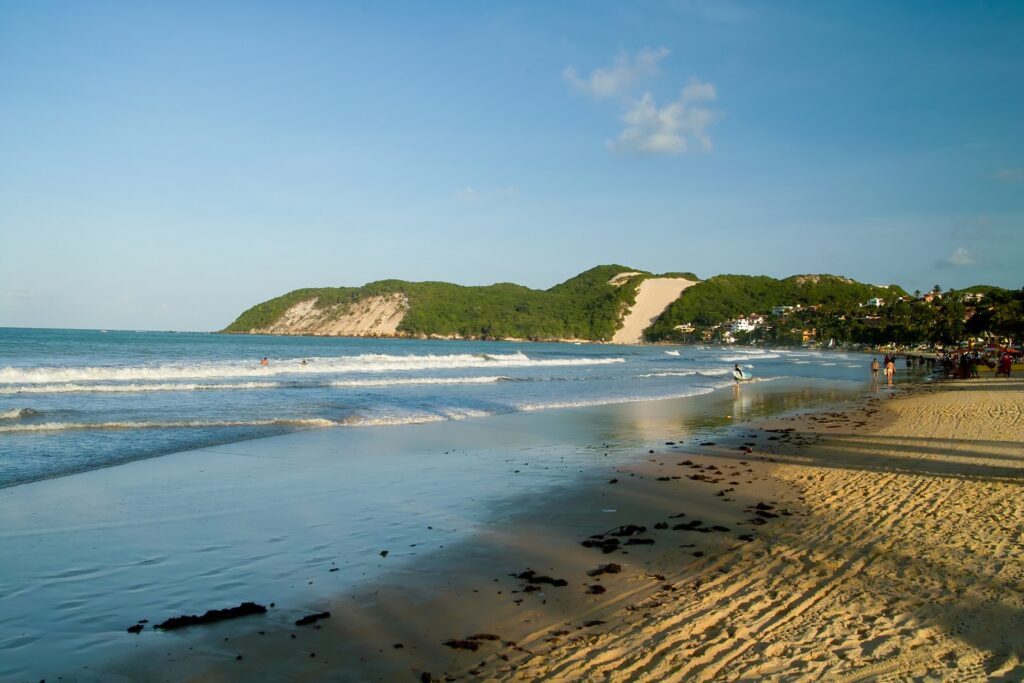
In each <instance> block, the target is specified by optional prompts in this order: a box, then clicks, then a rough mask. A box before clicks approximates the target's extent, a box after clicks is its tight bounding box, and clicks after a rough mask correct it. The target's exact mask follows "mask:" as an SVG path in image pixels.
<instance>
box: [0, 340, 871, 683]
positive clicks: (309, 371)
mask: <svg viewBox="0 0 1024 683" xmlns="http://www.w3.org/2000/svg"><path fill="white" fill-rule="evenodd" d="M669 352H671V353H669ZM264 357H266V358H267V365H265V366H264V365H261V364H260V363H259V361H260V359H262V358H264ZM868 362H869V359H868V358H865V357H864V356H862V355H857V354H845V353H836V352H820V351H811V350H767V349H749V348H746V349H743V348H730V347H682V346H680V347H670V346H612V345H598V344H581V345H575V344H537V343H513V342H458V341H417V340H378V339H339V338H309V337H271V336H225V335H215V334H193V333H167V332H118V331H109V332H103V331H100V330H93V331H80V330H25V329H0V549H2V552H0V679H4V680H38V679H40V678H47V679H48V680H50V679H54V680H55V679H56V678H57V677H58V676H60V675H65V676H66V675H68V674H72V675H73V677H74V678H75V679H76V680H106V679H107V678H106V676H105V673H104V670H103V669H102V668H99V667H100V665H101V663H102V662H104V661H110V660H113V659H117V658H119V657H123V656H126V655H127V654H128V653H129V652H132V651H134V648H137V647H139V648H141V647H146V648H157V650H156V651H160V650H159V648H160V647H161V646H162V643H164V642H165V640H164V636H165V635H166V634H163V633H161V632H156V631H153V630H152V629H147V630H146V631H145V632H144V633H143V634H140V635H138V636H136V635H132V634H128V633H126V631H125V629H126V628H127V626H129V625H131V624H134V623H135V622H136V620H138V619H141V618H146V619H150V620H151V621H152V622H155V621H157V620H162V619H164V618H167V617H169V616H174V615H177V614H181V613H190V614H191V613H202V612H203V611H205V610H206V609H209V608H215V607H216V608H221V607H227V606H231V605H237V604H238V603H239V602H242V601H246V600H256V601H257V602H262V603H270V602H276V604H277V606H278V607H277V609H276V611H275V614H274V615H269V616H268V617H267V619H268V620H269V622H270V623H277V622H280V623H291V621H294V619H295V618H297V617H298V616H301V615H302V614H303V613H304V612H306V611H310V610H314V611H318V610H322V609H328V608H330V607H331V606H332V605H333V604H334V602H332V601H336V600H338V599H339V598H338V596H339V595H341V594H343V593H346V592H354V593H353V594H358V591H359V590H360V587H361V586H363V585H365V584H366V582H367V581H372V580H377V579H383V577H385V576H394V575H395V573H396V572H397V573H398V575H399V576H401V572H406V573H408V572H419V573H422V572H424V571H427V569H426V568H427V567H429V566H432V565H431V564H430V558H431V557H432V556H433V555H435V554H437V553H446V552H458V551H457V550H454V549H455V548H457V546H458V544H459V543H461V542H466V541H467V539H470V538H471V537H472V536H473V534H474V533H476V532H477V531H478V530H479V529H481V528H483V527H485V526H486V525H487V524H489V523H492V522H493V521H495V515H496V514H497V515H499V516H500V512H497V510H499V509H503V508H504V509H521V508H523V507H526V506H529V505H530V504H531V503H532V502H534V501H536V500H537V499H538V498H539V497H543V496H545V495H555V496H557V495H558V491H559V490H560V487H569V488H568V489H566V490H572V487H574V486H575V485H576V484H577V483H578V482H579V481H580V478H581V477H582V478H587V477H590V478H593V477H600V476H603V475H606V474H607V472H606V471H607V468H609V467H613V466H615V464H616V463H618V462H625V461H628V460H629V459H630V458H635V457H642V456H638V454H640V453H646V452H647V449H649V448H654V447H657V446H658V445H659V444H661V443H662V442H663V441H664V440H665V439H666V438H672V439H680V438H683V437H688V436H689V437H697V436H700V433H701V432H702V431H703V432H705V433H713V432H714V431H716V430H718V429H721V428H722V427H723V426H725V425H728V424H729V423H731V422H733V421H741V420H745V419H749V418H756V417H758V416H760V415H765V414H777V413H779V412H784V411H789V410H799V409H802V408H805V407H808V406H811V405H821V404H823V403H826V404H828V403H834V402H841V401H843V400H846V399H848V398H849V397H851V396H854V395H856V394H858V393H859V392H861V391H863V390H864V389H867V388H868V386H869V385H868V383H867V381H866V380H867V376H868V371H867V366H868ZM736 364H739V365H740V366H741V367H742V368H743V369H744V370H745V371H746V372H747V373H749V374H751V375H752V376H753V380H752V382H751V383H750V384H745V386H744V387H743V388H742V389H741V390H739V391H736V392H733V391H731V390H729V389H725V390H724V391H716V390H719V389H723V388H725V387H727V386H728V385H729V384H731V383H732V369H733V366H734V365H736ZM704 394H706V396H703V397H701V396H699V395H704ZM656 399H674V400H667V401H657V400H656ZM289 432H290V433H289ZM275 435H277V436H275ZM270 436H275V438H260V437H270ZM172 452H175V454H174V455H169V454H170V453H172ZM161 455H164V456H165V457H156V456H161ZM114 465H120V466H117V467H114ZM99 468H106V469H102V470H100V469H99ZM70 474H74V476H60V475H70ZM608 514H609V520H610V521H609V524H612V523H615V512H614V511H609V513H608ZM618 521H623V520H618ZM625 521H629V520H625ZM383 550H388V551H389V553H388V555H387V558H386V559H384V558H382V556H381V555H380V552H381V551H383ZM389 573H390V574H389ZM275 619H276V620H277V622H274V621H273V620H275ZM289 620H291V621H289ZM261 623H263V622H261ZM204 633H206V630H205V629H196V630H195V632H194V633H189V634H187V637H189V638H201V637H202V636H203V634H204ZM181 637H183V636H180V635H176V636H175V640H177V639H179V638H181Z"/></svg>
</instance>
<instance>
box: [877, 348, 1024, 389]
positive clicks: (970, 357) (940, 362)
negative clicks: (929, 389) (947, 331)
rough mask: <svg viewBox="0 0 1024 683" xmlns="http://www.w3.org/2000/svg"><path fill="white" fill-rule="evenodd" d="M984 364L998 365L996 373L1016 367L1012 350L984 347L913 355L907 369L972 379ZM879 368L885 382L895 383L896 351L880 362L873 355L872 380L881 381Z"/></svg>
mask: <svg viewBox="0 0 1024 683" xmlns="http://www.w3.org/2000/svg"><path fill="white" fill-rule="evenodd" d="M983 365H984V366H985V367H987V368H989V369H995V371H996V373H995V375H996V377H1009V376H1010V373H1011V372H1012V370H1013V354H1012V353H1011V352H1010V351H1009V350H1004V351H1002V352H1000V353H999V354H998V355H995V356H993V355H986V354H984V353H982V352H981V351H979V350H977V349H974V350H970V349H969V350H965V351H952V352H950V351H946V352H939V353H936V354H935V355H934V356H925V355H921V356H910V355H908V356H907V357H906V367H907V371H908V372H913V371H915V370H916V371H928V372H936V371H941V372H942V378H943V379H951V378H952V379H969V378H971V377H980V375H979V373H978V368H979V367H981V366H983ZM879 370H882V371H883V372H884V373H885V378H886V383H887V384H889V385H890V386H891V385H892V383H893V376H894V375H895V372H896V354H895V353H892V354H890V353H888V352H887V353H886V354H885V358H884V360H883V361H882V363H881V364H880V363H879V362H878V359H877V358H872V359H871V380H872V381H873V382H877V381H878V373H879Z"/></svg>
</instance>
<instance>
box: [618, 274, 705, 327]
mask: <svg viewBox="0 0 1024 683" xmlns="http://www.w3.org/2000/svg"><path fill="white" fill-rule="evenodd" d="M695 284H697V283H696V282H694V281H693V280H687V279H685V278H681V277H655V278H650V279H647V280H644V281H643V282H642V283H640V287H639V289H638V290H637V293H636V303H635V304H634V305H633V307H632V308H631V309H629V312H628V313H626V319H625V320H624V321H623V323H622V327H621V328H620V329H619V330H618V331H617V332H616V333H615V336H614V337H613V338H612V343H613V344H639V343H640V342H642V341H643V331H644V330H645V329H647V328H648V327H650V326H651V323H653V322H654V321H655V320H656V319H657V317H658V316H659V315H661V313H662V311H664V310H665V309H666V308H667V307H668V305H669V304H671V303H672V302H673V301H675V300H676V299H678V298H679V295H680V294H682V293H683V290H685V289H686V288H687V287H690V286H691V285H695Z"/></svg>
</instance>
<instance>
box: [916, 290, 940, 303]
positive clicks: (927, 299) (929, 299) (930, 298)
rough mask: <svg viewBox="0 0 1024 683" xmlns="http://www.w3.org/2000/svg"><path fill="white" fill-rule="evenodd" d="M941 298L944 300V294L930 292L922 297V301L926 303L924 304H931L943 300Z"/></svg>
mask: <svg viewBox="0 0 1024 683" xmlns="http://www.w3.org/2000/svg"><path fill="white" fill-rule="evenodd" d="M941 298H942V292H928V293H927V294H925V295H924V296H922V297H921V301H924V302H927V303H931V302H932V301H934V300H935V299H941Z"/></svg>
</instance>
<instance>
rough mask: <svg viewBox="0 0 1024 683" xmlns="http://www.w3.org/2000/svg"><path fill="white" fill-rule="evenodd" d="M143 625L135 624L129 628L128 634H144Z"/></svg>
mask: <svg viewBox="0 0 1024 683" xmlns="http://www.w3.org/2000/svg"><path fill="white" fill-rule="evenodd" d="M143 628H144V627H143V625H142V624H141V623H138V624H135V625H134V626H129V627H128V629H127V630H128V633H142V629H143Z"/></svg>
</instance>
